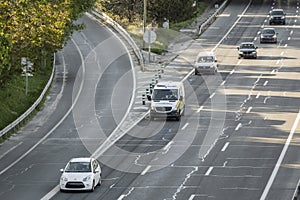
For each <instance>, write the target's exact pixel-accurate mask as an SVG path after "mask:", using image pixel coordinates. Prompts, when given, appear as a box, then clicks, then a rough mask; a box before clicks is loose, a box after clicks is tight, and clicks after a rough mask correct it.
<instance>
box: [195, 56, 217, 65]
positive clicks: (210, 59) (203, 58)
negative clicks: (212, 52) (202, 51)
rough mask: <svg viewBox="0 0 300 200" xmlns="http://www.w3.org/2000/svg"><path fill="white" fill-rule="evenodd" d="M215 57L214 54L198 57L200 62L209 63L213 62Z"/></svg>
mask: <svg viewBox="0 0 300 200" xmlns="http://www.w3.org/2000/svg"><path fill="white" fill-rule="evenodd" d="M213 61H214V58H213V57H212V56H201V57H199V58H198V61H197V62H199V63H207V62H213Z"/></svg>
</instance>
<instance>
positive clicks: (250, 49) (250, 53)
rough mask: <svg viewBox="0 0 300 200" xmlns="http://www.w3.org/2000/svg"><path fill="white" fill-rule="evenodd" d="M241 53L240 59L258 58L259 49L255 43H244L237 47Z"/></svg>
mask: <svg viewBox="0 0 300 200" xmlns="http://www.w3.org/2000/svg"><path fill="white" fill-rule="evenodd" d="M237 49H238V51H239V57H238V58H239V59H240V58H241V57H243V58H257V51H256V49H257V47H256V46H255V45H254V43H253V42H243V43H241V44H240V46H239V47H237Z"/></svg>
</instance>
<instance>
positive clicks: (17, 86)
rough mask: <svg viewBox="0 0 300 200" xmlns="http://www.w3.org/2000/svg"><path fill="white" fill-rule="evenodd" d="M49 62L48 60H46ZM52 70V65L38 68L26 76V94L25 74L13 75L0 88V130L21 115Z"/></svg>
mask: <svg viewBox="0 0 300 200" xmlns="http://www.w3.org/2000/svg"><path fill="white" fill-rule="evenodd" d="M48 63H50V62H48ZM51 72H52V66H50V64H49V66H47V67H46V68H45V69H40V71H39V72H35V73H33V76H32V77H28V94H27V96H26V90H25V88H26V87H25V86H26V82H25V76H21V75H19V76H14V77H13V78H12V79H11V80H10V81H9V82H8V83H7V85H6V86H5V87H4V88H1V89H0V130H2V129H3V128H5V127H6V126H7V125H8V124H10V123H11V122H13V121H14V120H15V119H17V118H18V117H19V116H20V115H22V114H23V113H24V112H25V111H26V110H27V109H28V108H29V107H30V106H31V105H32V104H33V103H34V102H35V101H36V100H37V98H38V97H39V96H40V94H41V93H42V91H43V89H44V87H45V85H46V84H47V82H48V80H49V78H50V75H51Z"/></svg>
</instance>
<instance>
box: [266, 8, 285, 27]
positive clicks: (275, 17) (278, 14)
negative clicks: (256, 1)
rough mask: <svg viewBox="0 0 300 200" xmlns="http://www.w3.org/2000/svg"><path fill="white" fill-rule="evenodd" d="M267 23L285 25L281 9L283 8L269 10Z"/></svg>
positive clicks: (283, 13)
mask: <svg viewBox="0 0 300 200" xmlns="http://www.w3.org/2000/svg"><path fill="white" fill-rule="evenodd" d="M269 24H270V25H272V24H283V25H285V12H284V11H283V9H273V10H271V11H270V18H269Z"/></svg>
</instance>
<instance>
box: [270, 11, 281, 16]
mask: <svg viewBox="0 0 300 200" xmlns="http://www.w3.org/2000/svg"><path fill="white" fill-rule="evenodd" d="M271 14H272V15H283V12H282V11H280V10H275V11H272V13H271Z"/></svg>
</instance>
